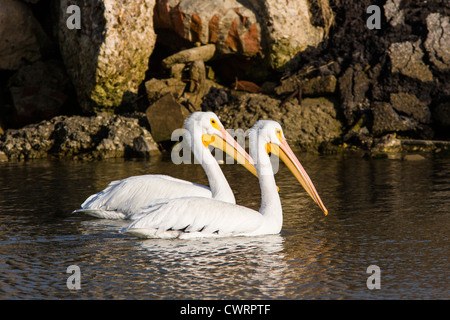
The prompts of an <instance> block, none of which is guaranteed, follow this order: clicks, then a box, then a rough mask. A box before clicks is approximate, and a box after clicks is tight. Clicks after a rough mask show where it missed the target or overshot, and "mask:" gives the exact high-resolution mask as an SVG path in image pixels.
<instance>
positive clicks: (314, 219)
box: [0, 154, 450, 299]
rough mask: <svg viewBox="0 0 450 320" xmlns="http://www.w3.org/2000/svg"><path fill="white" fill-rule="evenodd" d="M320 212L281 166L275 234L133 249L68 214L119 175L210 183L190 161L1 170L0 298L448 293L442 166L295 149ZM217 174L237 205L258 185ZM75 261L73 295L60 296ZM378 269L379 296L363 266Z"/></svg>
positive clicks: (130, 242)
mask: <svg viewBox="0 0 450 320" xmlns="http://www.w3.org/2000/svg"><path fill="white" fill-rule="evenodd" d="M298 157H299V159H300V161H301V162H302V164H303V166H304V167H305V169H306V170H307V172H308V174H309V175H310V177H311V179H312V181H313V182H314V184H315V186H316V188H317V190H318V192H319V194H320V196H321V198H322V200H323V201H324V203H325V205H326V207H327V208H328V210H329V214H328V216H324V215H323V213H322V212H321V211H320V209H319V208H318V206H317V205H316V204H315V203H314V202H313V201H312V200H311V199H310V197H309V196H308V195H307V193H306V192H305V191H304V190H303V189H302V188H301V186H299V184H298V183H297V182H296V180H295V178H294V177H292V175H291V173H290V172H289V170H288V169H287V168H286V167H285V166H280V170H279V172H278V173H277V175H276V180H277V184H278V186H279V187H280V197H281V202H282V206H283V212H284V223H283V229H282V232H281V234H280V235H276V236H265V237H255V238H245V237H242V238H224V239H199V240H189V241H187V240H146V241H141V240H138V239H136V238H133V237H131V236H128V235H124V234H121V233H119V232H118V231H119V230H120V229H122V228H123V227H124V226H125V225H126V224H127V223H128V222H127V221H109V220H98V219H94V218H91V217H85V216H80V215H71V212H72V211H73V210H74V209H76V208H78V207H79V206H80V204H81V203H82V202H83V201H84V200H85V199H86V198H87V197H88V196H89V195H91V194H92V193H95V192H98V191H99V190H101V189H103V188H105V187H106V185H107V184H108V183H109V182H110V181H112V180H117V179H123V178H125V177H129V176H132V175H139V174H148V173H160V174H169V175H171V176H174V177H177V178H181V179H187V180H190V181H194V182H197V183H202V184H206V183H207V180H206V176H205V174H204V172H203V170H202V168H201V167H200V166H199V165H184V166H183V165H180V166H175V165H173V164H172V163H171V162H170V159H169V160H167V159H152V160H151V161H123V160H114V161H102V162H52V161H33V162H28V163H5V164H1V165H0V179H1V181H0V182H1V183H0V228H1V232H0V270H1V272H0V284H1V285H0V297H1V298H8V299H10V298H58V299H60V298H61V299H77V298H83V299H91V298H95V299H99V298H101V299H118V298H121V299H123V298H126V299H201V298H203V299H210V298H211V299H212V298H214V299H217V298H219V299H220V298H224V299H227V298H232V299H266V298H269V299H275V298H280V299H355V298H356V299H448V298H450V294H449V290H448V288H449V285H450V280H449V279H450V274H449V268H448V265H449V263H448V258H449V256H450V254H449V251H448V248H449V247H448V243H449V234H450V220H449V215H450V211H449V210H448V208H450V161H448V159H439V158H427V159H425V160H423V161H400V160H388V159H383V160H362V159H360V158H353V157H331V156H327V157H317V156H313V155H304V154H299V155H298ZM222 169H223V171H224V174H225V176H226V177H227V179H228V180H229V182H230V185H231V188H232V190H233V191H234V192H235V195H236V200H237V202H238V203H239V204H242V205H245V206H248V207H251V208H253V209H256V210H258V209H259V205H260V192H259V186H258V181H257V179H256V178H255V177H253V176H251V175H250V174H249V173H248V172H247V171H246V170H245V169H244V168H242V167H241V166H232V165H223V166H222ZM71 264H77V265H79V266H80V268H81V271H82V290H80V291H78V292H71V291H69V290H68V289H67V288H66V280H67V274H66V268H67V267H68V266H69V265H71ZM371 264H375V265H378V266H379V267H380V268H381V272H382V277H381V281H382V284H381V290H373V291H371V290H368V289H367V287H366V280H367V277H368V275H367V274H366V269H367V267H368V266H369V265H371Z"/></svg>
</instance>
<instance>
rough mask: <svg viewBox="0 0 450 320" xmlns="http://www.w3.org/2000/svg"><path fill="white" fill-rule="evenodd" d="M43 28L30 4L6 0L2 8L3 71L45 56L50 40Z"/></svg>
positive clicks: (0, 48)
mask: <svg viewBox="0 0 450 320" xmlns="http://www.w3.org/2000/svg"><path fill="white" fill-rule="evenodd" d="M47 41H48V39H47V36H46V35H45V33H44V31H43V29H42V27H41V26H40V24H39V23H38V21H37V20H36V19H35V18H34V16H33V13H32V11H31V9H30V8H28V7H27V5H25V4H23V3H22V2H21V1H18V0H2V2H1V7H0V70H1V69H3V70H17V69H19V68H20V67H21V66H23V65H25V64H27V63H30V62H34V61H37V60H39V59H40V58H41V47H42V44H43V43H45V42H47Z"/></svg>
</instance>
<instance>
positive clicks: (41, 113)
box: [9, 87, 67, 125]
mask: <svg viewBox="0 0 450 320" xmlns="http://www.w3.org/2000/svg"><path fill="white" fill-rule="evenodd" d="M9 90H10V92H11V96H12V99H13V101H14V107H15V110H16V117H17V120H16V123H17V124H19V125H24V124H29V123H36V122H39V121H41V120H45V119H51V118H53V117H55V116H57V115H58V114H60V112H61V111H62V106H63V105H64V103H65V101H66V99H67V95H65V94H64V93H62V92H60V91H57V90H52V89H50V88H46V87H11V88H10V89H9Z"/></svg>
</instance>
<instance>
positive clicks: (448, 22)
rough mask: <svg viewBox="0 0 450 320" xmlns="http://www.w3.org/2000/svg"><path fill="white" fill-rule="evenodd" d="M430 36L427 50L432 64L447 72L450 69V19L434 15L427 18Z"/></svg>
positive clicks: (427, 41) (426, 43)
mask: <svg viewBox="0 0 450 320" xmlns="http://www.w3.org/2000/svg"><path fill="white" fill-rule="evenodd" d="M427 29H428V35H427V39H426V41H425V48H426V49H427V52H428V54H429V56H430V60H431V62H432V63H433V64H434V65H435V66H436V67H438V68H439V69H441V70H442V71H446V70H449V69H450V49H449V48H450V17H448V16H443V15H441V14H439V13H432V14H430V15H428V17H427Z"/></svg>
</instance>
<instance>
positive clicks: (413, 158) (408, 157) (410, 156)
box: [403, 154, 425, 161]
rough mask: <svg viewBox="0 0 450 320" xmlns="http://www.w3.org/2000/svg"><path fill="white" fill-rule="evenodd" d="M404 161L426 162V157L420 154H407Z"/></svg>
mask: <svg viewBox="0 0 450 320" xmlns="http://www.w3.org/2000/svg"><path fill="white" fill-rule="evenodd" d="M403 160H406V161H421V160H425V157H424V156H422V155H420V154H407V155H405V156H404V157H403Z"/></svg>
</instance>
